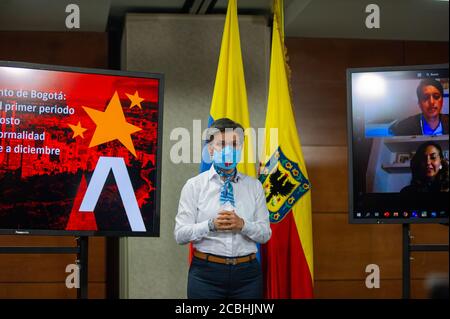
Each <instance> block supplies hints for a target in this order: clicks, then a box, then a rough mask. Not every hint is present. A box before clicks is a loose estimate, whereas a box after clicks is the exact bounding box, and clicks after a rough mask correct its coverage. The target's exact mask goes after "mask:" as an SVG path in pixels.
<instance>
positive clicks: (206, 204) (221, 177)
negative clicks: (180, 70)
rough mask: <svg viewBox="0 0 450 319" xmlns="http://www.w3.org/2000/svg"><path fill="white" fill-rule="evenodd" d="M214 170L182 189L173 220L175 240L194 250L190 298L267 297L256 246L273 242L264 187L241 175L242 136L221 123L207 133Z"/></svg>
mask: <svg viewBox="0 0 450 319" xmlns="http://www.w3.org/2000/svg"><path fill="white" fill-rule="evenodd" d="M208 135H209V143H208V152H209V155H210V156H211V159H212V161H213V165H212V166H211V168H210V169H209V170H208V171H205V172H203V173H201V174H199V175H197V176H195V177H193V178H191V179H189V180H188V181H187V182H186V184H185V185H184V187H183V189H182V191H181V196H180V203H179V207H178V214H177V216H176V218H175V222H176V224H175V231H174V235H175V240H176V241H177V243H178V244H187V243H189V242H192V243H193V246H194V248H195V251H194V258H193V260H192V263H191V266H190V269H189V276H188V289H187V296H188V298H195V299H197V298H202V299H204V298H212V299H224V298H232V299H251V298H262V297H263V286H262V285H263V281H262V272H261V268H260V265H259V262H258V260H257V259H256V252H257V247H256V243H266V242H267V241H268V240H269V238H270V236H271V229H270V223H269V213H268V210H267V206H266V198H265V193H264V190H263V188H262V185H261V183H260V182H259V181H258V180H257V179H255V178H252V177H250V176H247V175H244V174H241V173H240V172H238V171H237V169H236V166H237V163H238V162H239V161H240V157H241V150H242V145H243V142H244V131H243V128H242V126H241V125H239V124H238V123H235V122H234V121H232V120H230V119H227V118H223V119H218V120H216V121H215V122H214V123H213V124H212V125H211V127H210V131H209V134H208Z"/></svg>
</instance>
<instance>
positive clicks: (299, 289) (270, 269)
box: [259, 0, 313, 298]
mask: <svg viewBox="0 0 450 319" xmlns="http://www.w3.org/2000/svg"><path fill="white" fill-rule="evenodd" d="M277 6H278V8H280V2H278V1H277V0H275V10H274V11H275V15H274V21H273V33H272V56H271V64H270V80H269V98H268V106H267V116H266V140H265V162H264V163H265V164H264V165H262V166H261V167H260V176H259V180H260V181H261V183H262V184H263V188H264V190H265V193H266V201H267V208H268V210H269V213H270V221H271V228H272V237H271V239H270V240H269V242H268V243H267V244H265V245H262V247H261V248H262V251H261V255H262V264H263V270H264V274H265V297H266V298H312V297H313V243H312V221H311V219H312V218H311V217H312V216H311V191H310V187H311V185H310V183H309V180H308V174H307V172H306V167H305V162H304V159H303V154H302V149H301V146H300V140H299V137H298V133H297V127H296V124H295V119H294V114H293V111H292V102H291V95H290V90H289V81H288V75H287V64H286V59H285V54H284V40H283V32H282V27H280V26H279V24H280V21H282V15H281V14H280V13H281V10H280V9H278V10H277ZM277 11H278V12H279V13H278V14H277ZM271 129H272V130H274V129H275V130H276V131H275V132H278V134H277V138H275V139H274V138H271V136H275V135H274V134H269V133H270V130H271Z"/></svg>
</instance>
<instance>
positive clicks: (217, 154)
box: [213, 146, 242, 170]
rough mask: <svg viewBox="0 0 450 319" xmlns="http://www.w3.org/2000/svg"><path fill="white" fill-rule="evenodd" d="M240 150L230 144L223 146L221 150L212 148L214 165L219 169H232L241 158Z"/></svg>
mask: <svg viewBox="0 0 450 319" xmlns="http://www.w3.org/2000/svg"><path fill="white" fill-rule="evenodd" d="M241 153H242V150H241V149H240V148H238V149H235V148H233V147H231V146H225V147H224V148H223V149H222V151H217V150H214V155H213V161H214V165H216V166H217V167H219V168H221V169H225V170H229V169H234V168H235V167H236V166H237V164H238V163H239V161H240V160H241Z"/></svg>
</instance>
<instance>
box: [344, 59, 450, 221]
mask: <svg viewBox="0 0 450 319" xmlns="http://www.w3.org/2000/svg"><path fill="white" fill-rule="evenodd" d="M448 85H449V77H448V65H428V66H411V67H389V68H365V69H348V70H347V88H348V93H347V99H348V123H349V125H348V128H349V134H348V136H349V140H348V145H349V195H350V196H349V206H350V209H349V220H350V222H351V223H448V195H449V175H448V174H449V171H448V166H449V165H448V163H449V154H448V152H449V133H448V111H449V110H448V108H449V102H448Z"/></svg>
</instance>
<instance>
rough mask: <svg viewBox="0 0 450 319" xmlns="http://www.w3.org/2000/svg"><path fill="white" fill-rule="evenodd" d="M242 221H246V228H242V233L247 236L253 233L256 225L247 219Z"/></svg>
mask: <svg viewBox="0 0 450 319" xmlns="http://www.w3.org/2000/svg"><path fill="white" fill-rule="evenodd" d="M242 219H243V220H244V227H242V229H241V233H242V234H243V235H245V236H248V235H249V234H250V233H251V232H252V230H253V226H254V225H253V223H252V222H249V221H248V220H246V219H245V218H242Z"/></svg>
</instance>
